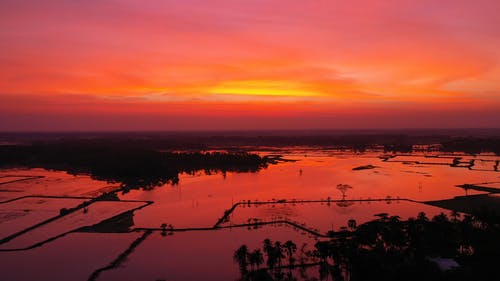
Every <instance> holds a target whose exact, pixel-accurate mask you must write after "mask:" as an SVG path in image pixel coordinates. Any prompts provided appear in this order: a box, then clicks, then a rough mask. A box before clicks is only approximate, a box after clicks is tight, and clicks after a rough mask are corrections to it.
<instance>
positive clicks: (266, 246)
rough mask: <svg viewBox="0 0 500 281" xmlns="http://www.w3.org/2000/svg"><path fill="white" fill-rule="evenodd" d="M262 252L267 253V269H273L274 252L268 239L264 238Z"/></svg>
mask: <svg viewBox="0 0 500 281" xmlns="http://www.w3.org/2000/svg"><path fill="white" fill-rule="evenodd" d="M264 253H266V255H267V267H269V269H273V268H274V266H275V265H276V254H275V251H274V247H273V242H272V241H271V240H270V239H265V240H264Z"/></svg>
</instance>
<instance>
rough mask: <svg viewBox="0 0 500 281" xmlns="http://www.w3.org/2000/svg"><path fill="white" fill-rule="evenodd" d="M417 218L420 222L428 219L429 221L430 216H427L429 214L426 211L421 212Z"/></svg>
mask: <svg viewBox="0 0 500 281" xmlns="http://www.w3.org/2000/svg"><path fill="white" fill-rule="evenodd" d="M417 220H418V221H420V222H426V221H429V218H427V216H426V215H425V213H424V212H420V213H418V215H417Z"/></svg>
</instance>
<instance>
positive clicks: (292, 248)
mask: <svg viewBox="0 0 500 281" xmlns="http://www.w3.org/2000/svg"><path fill="white" fill-rule="evenodd" d="M283 247H284V248H285V250H286V254H287V256H288V264H289V265H290V268H293V263H294V262H295V259H294V258H293V254H294V253H295V252H296V251H297V245H295V243H293V242H292V241H291V240H288V241H286V242H285V244H283Z"/></svg>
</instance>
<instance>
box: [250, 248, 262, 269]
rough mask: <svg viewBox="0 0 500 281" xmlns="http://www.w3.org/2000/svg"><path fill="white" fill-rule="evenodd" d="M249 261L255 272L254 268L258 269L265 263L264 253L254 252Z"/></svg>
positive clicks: (258, 250)
mask: <svg viewBox="0 0 500 281" xmlns="http://www.w3.org/2000/svg"><path fill="white" fill-rule="evenodd" d="M248 261H249V262H250V266H251V268H252V271H253V270H254V266H255V265H256V266H257V269H258V268H259V267H260V265H261V264H262V263H263V262H264V257H263V256H262V252H261V251H260V249H257V250H254V251H253V252H251V253H250V254H248Z"/></svg>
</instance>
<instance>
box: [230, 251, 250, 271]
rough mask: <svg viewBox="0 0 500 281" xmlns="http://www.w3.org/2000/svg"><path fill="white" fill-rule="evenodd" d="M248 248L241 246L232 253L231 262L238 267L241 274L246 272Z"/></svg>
mask: <svg viewBox="0 0 500 281" xmlns="http://www.w3.org/2000/svg"><path fill="white" fill-rule="evenodd" d="M247 258H248V248H247V245H242V246H241V247H239V248H238V250H236V251H235V252H234V255H233V260H234V261H235V262H237V263H238V265H239V266H240V271H241V273H246V272H247V265H248V259H247Z"/></svg>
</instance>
